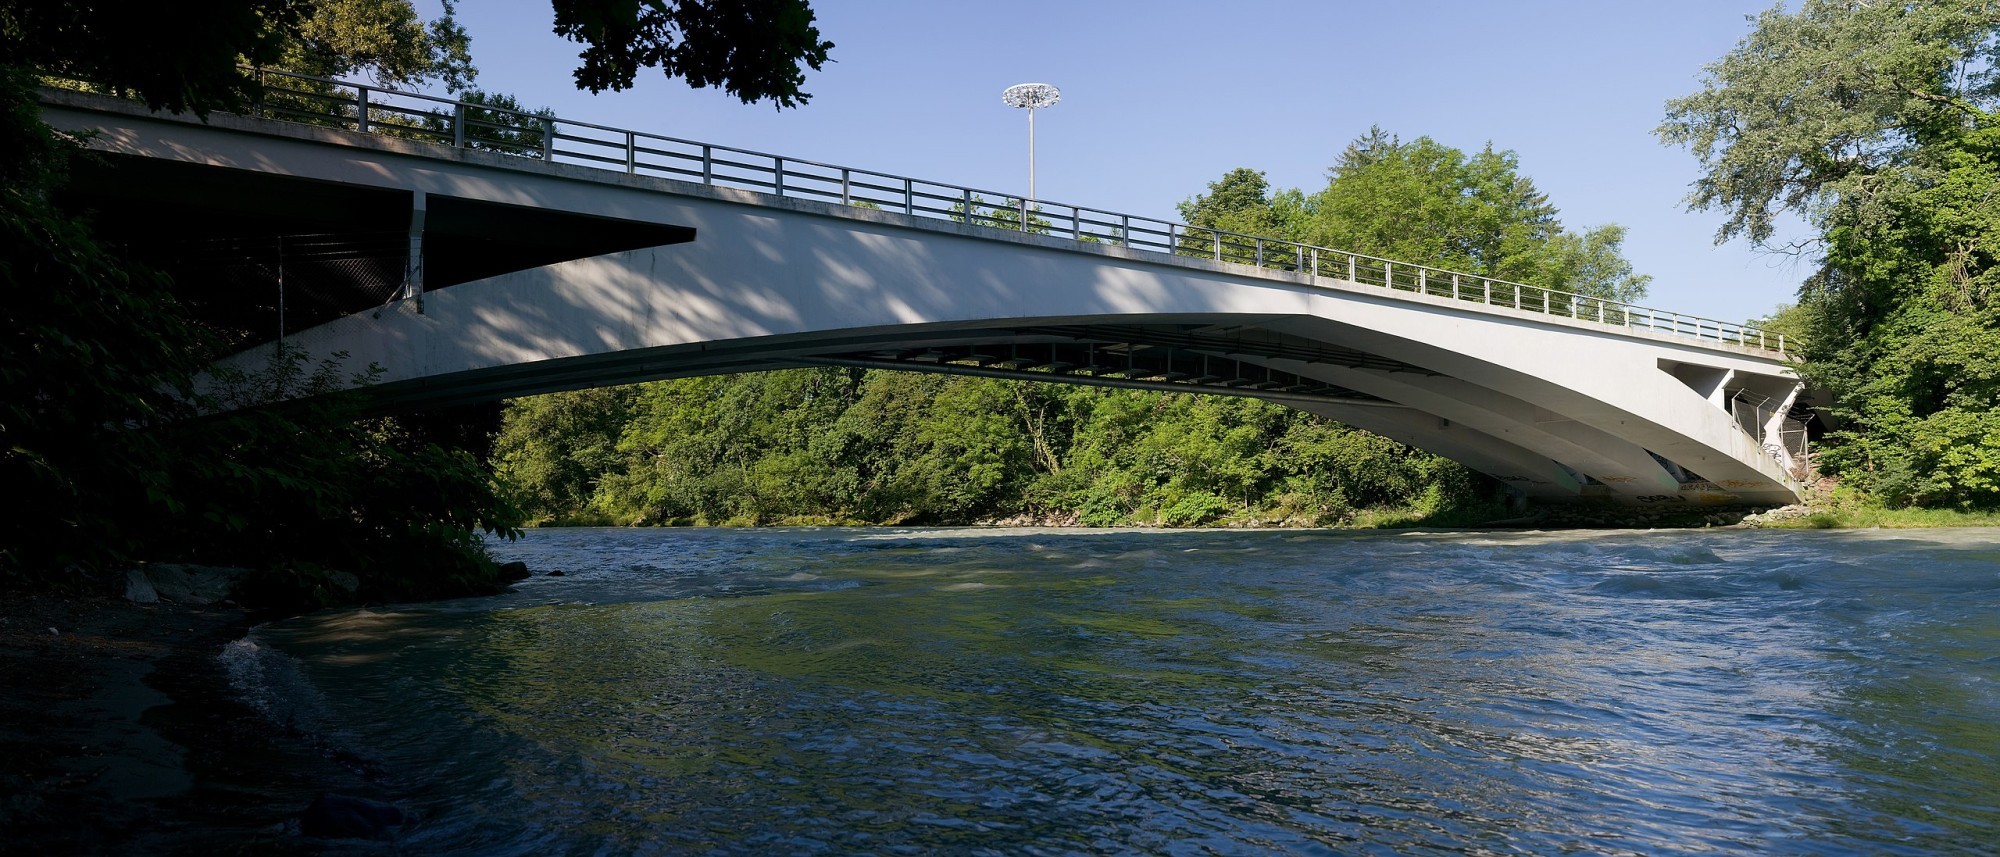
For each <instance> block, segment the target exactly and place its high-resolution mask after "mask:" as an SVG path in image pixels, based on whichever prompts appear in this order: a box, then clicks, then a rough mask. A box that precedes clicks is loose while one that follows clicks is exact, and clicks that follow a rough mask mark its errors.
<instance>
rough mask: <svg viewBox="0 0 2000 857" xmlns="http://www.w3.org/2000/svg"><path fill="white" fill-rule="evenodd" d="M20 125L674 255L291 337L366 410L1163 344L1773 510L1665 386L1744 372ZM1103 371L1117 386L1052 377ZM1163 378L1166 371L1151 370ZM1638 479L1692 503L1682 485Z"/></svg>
mask: <svg viewBox="0 0 2000 857" xmlns="http://www.w3.org/2000/svg"><path fill="white" fill-rule="evenodd" d="M45 113H46V115H48V116H49V118H50V121H51V122H52V123H53V124H56V125H58V126H59V127H68V128H72V129H79V130H86V129H87V130H94V131H96V132H97V136H96V138H95V139H94V140H93V145H94V146H96V147H98V148H100V149H104V150H106V151H110V152H114V153H118V154H122V155H127V156H131V157H133V158H140V159H154V160H161V161H171V162H176V163H183V164H193V165H199V166H202V167H205V168H209V169H214V170H221V171H252V172H258V173H265V174H272V175H279V176H285V177H290V178H295V179H298V180H302V181H312V182H318V183H331V184H334V185H343V186H356V187H366V188H373V189H386V190H395V191H400V192H405V193H409V194H411V195H412V197H413V198H416V199H423V198H430V199H439V198H443V199H459V200H467V201H472V202H476V203H479V204H491V205H504V206H523V207H529V208H533V209H536V210H539V211H548V212H558V213H564V214H569V215H575V216H579V217H588V218H596V219H600V220H602V221H605V222H613V221H616V222H628V223H632V224H640V225H653V226H657V227H662V228H668V229H671V230H672V231H673V234H675V235H677V236H686V235H691V236H692V238H691V240H680V241H679V243H671V244H665V245H663V246H655V247H647V248H642V249H636V250H629V251H625V252H617V253H610V254H607V255H601V256H595V257H591V258H583V259H576V260H573V261H567V262H561V263H558V264H551V265H544V266H540V267H534V268H529V269H526V270H517V271H512V272H509V273H503V274H500V275H497V276H491V277H486V278H483V279H477V280H473V281H471V282H465V283H461V284H457V285H453V286H451V287H449V288H445V289H442V290H437V291H432V292H428V293H424V294H422V295H421V296H416V295H412V296H409V297H408V298H407V299H404V300H400V301H396V302H393V303H390V304H387V305H384V306H382V307H381V308H379V309H377V310H375V311H370V312H361V313H356V314H353V315H348V316H346V317H344V318H339V319H337V320H334V321H331V322H328V323H326V324H323V325H320V326H318V327H315V328H313V329H311V330H307V331H303V332H300V333H298V334H296V335H294V336H292V337H291V338H290V339H289V340H288V344H290V345H293V346H297V347H300V348H303V349H305V350H307V351H308V352H310V353H311V354H314V355H318V356H329V355H333V354H336V353H344V354H345V355H346V359H347V362H348V364H349V365H351V366H366V365H370V364H373V365H378V366H380V367H382V369H383V375H382V376H381V378H380V380H379V382H378V384H377V385H376V387H375V388H374V394H375V395H378V396H381V397H383V398H384V399H388V400H398V401H404V402H412V403H416V402H424V401H451V400H462V399H472V398H482V397H483V398H495V397H502V396H508V395H520V394H526V393H532V392H543V391H548V390H554V389H565V388H576V387H584V386H591V385H602V384H611V383H626V382H632V381H638V380H646V379H652V378H663V377H673V376H683V375H693V374H702V373H713V372H725V371H745V370H750V369H762V368H775V367H779V366H786V365H797V364H798V363H799V362H801V361H803V362H812V361H814V360H849V359H854V356H855V355H857V354H866V353H869V350H870V349H875V350H878V351H880V350H884V349H887V350H890V351H907V350H909V349H916V348H927V347H934V346H941V345H952V344H996V345H999V344H1007V343H1023V342H1048V341H1055V340H1062V339H1064V338H1065V337H1067V338H1069V339H1071V340H1077V341H1083V340H1091V339H1093V337H1095V338H1098V339H1102V340H1103V341H1104V342H1106V343H1108V344H1111V345H1113V346H1118V347H1122V348H1123V349H1124V350H1123V352H1122V353H1123V354H1125V355H1126V357H1127V358H1128V359H1130V357H1131V354H1132V353H1133V349H1134V348H1137V347H1141V346H1144V347H1167V348H1172V347H1173V346H1172V345H1171V343H1174V342H1179V343H1181V345H1180V347H1181V348H1183V350H1184V351H1187V352H1199V353H1203V354H1212V355H1215V356H1217V357H1221V358H1226V359H1231V360H1241V361H1245V362H1247V363H1250V364H1254V365H1258V366H1263V367H1266V368H1267V369H1275V370H1283V371H1284V372H1287V373H1291V374H1292V375H1294V376H1297V377H1298V378H1302V379H1303V378H1310V379H1313V380H1315V381H1317V382H1323V383H1324V384H1326V385H1329V386H1337V387H1339V388H1343V389H1344V390H1346V391H1350V392H1349V394H1347V398H1344V399H1343V398H1340V397H1338V396H1332V397H1329V396H1326V395H1322V394H1319V393H1314V394H1311V395H1307V394H1302V393H1297V392H1286V391H1285V390H1282V389H1278V388H1276V387H1272V388H1270V389H1262V388H1252V387H1248V386H1245V387H1237V388H1232V389H1230V390H1227V391H1228V392H1234V393H1237V394H1244V393H1252V394H1258V395H1265V396H1267V397H1270V398H1273V399H1277V400H1281V401H1286V403H1287V404H1293V405H1295V406H1299V407H1303V408H1305V409H1307V410H1311V411H1313V412H1316V413H1321V414H1325V415H1327V416H1329V417H1332V418H1334V419H1338V420H1340V421H1342V422H1346V423H1349V424H1352V425H1355V426H1357V427H1360V428H1364V429H1367V430H1370V431H1376V432H1378V433H1381V434H1384V435H1386V436H1389V437H1391V438H1394V439H1397V440H1400V441H1403V442H1405V443H1410V444H1412V445H1415V446H1418V447H1421V448H1425V449H1429V450H1432V451H1434V452H1437V453H1439V454H1442V455H1446V456H1448V457H1451V458H1454V459H1456V460H1459V461H1462V462H1464V463H1466V464H1468V465H1469V466H1472V467H1474V468H1476V469H1479V470H1482V471H1484V472H1487V473H1490V474H1493V475H1495V476H1497V477H1499V478H1501V479H1503V480H1504V481H1506V482H1507V483H1508V484H1509V485H1512V486H1514V487H1516V488H1517V489H1518V490H1520V491H1521V492H1523V493H1526V494H1530V495H1536V496H1545V497H1577V496H1590V495H1602V496H1606V497H1609V498H1612V499H1616V500H1622V501H1625V502H1694V503H1722V502H1773V503H1775V502H1790V501H1791V500H1793V499H1795V497H1796V485H1795V484H1794V483H1793V481H1792V480H1791V478H1790V477H1789V476H1788V475H1787V474H1786V473H1785V471H1784V469H1783V468H1782V467H1781V466H1780V465H1779V464H1778V463H1777V462H1776V461H1774V460H1773V459H1772V457H1771V456H1769V455H1768V454H1766V453H1765V451H1764V450H1763V449H1762V448H1761V446H1760V443H1759V439H1758V438H1753V437H1751V436H1750V435H1748V434H1746V433H1745V432H1744V431H1743V430H1741V429H1740V428H1739V427H1738V426H1737V424H1736V422H1735V421H1734V420H1733V419H1732V418H1731V416H1730V414H1729V413H1728V412H1727V411H1726V410H1724V409H1723V408H1722V407H1720V406H1718V401H1719V399H1718V397H1717V392H1718V391H1717V390H1701V389H1697V386H1698V385H1697V384H1695V383H1694V382H1691V381H1689V380H1687V379H1688V378H1708V377H1710V376H1711V375H1712V376H1713V377H1716V378H1720V379H1722V380H1721V381H1720V382H1718V384H1722V385H1726V384H1731V383H1735V384H1740V385H1749V384H1752V383H1756V384H1764V385H1766V386H1774V387H1789V388H1796V381H1795V380H1794V379H1793V378H1792V374H1791V371H1790V370H1789V368H1787V367H1786V366H1785V365H1784V363H1783V362H1782V360H1780V359H1779V358H1778V357H1777V356H1776V355H1774V354H1771V353H1769V352H1764V351H1759V350H1755V349H1749V348H1741V347H1735V346H1729V345H1723V344H1718V343H1715V342H1708V341H1695V340H1688V339H1681V338H1676V337H1672V336H1667V335H1663V334H1659V333H1653V332H1648V331H1642V330H1627V329H1620V328H1617V327H1612V326H1606V325H1602V324H1597V323H1595V322H1592V321H1588V320H1579V319H1571V318H1564V317H1559V316H1551V315H1544V314H1540V313H1535V312H1530V311H1521V310H1513V309H1509V308H1504V307H1496V306H1489V305H1485V304H1480V303H1472V302H1467V301H1460V300H1454V299H1451V298H1449V297H1440V296H1430V295H1425V294H1413V293H1409V292H1400V291H1392V290H1388V289H1383V288H1381V287H1377V286H1369V285H1363V284H1359V283H1353V282H1348V281H1345V280H1336V279H1330V278H1324V277H1312V276H1309V275H1306V274H1302V273H1297V272H1287V271H1281V270H1273V269H1269V268H1259V267H1252V266H1247V265H1237V264H1232V263H1227V262H1218V261H1214V260H1210V259H1199V258H1187V257H1180V256H1168V255H1164V254H1159V253H1151V252H1143V251H1137V250H1131V249H1127V248H1123V247H1119V246H1112V245H1108V244H1096V245H1092V244H1078V243H1075V242H1072V241H1069V240H1067V239H1063V238H1056V237H1051V236H1043V235H1035V234H1024V233H1018V232H1007V231H1002V230H996V229H991V228H986V227H979V226H969V225H966V224H961V223H955V222H950V221H939V220H930V219H920V218H914V217H909V216H906V215H903V214H900V213H893V212H884V211H877V210H864V209H858V208H852V207H846V206H840V205H833V204H821V203H813V202H808V201H801V200H798V199H794V198H789V197H777V196H771V195H768V194H761V193H755V192H750V191H741V190H732V189H727V188H718V187H713V186H706V185H699V184H688V183H683V182H676V181H671V180H666V179H658V178H649V177H644V176H634V175H625V174H620V173H608V172H602V171H597V170H590V169H586V168H581V167H574V166H567V165H563V164H548V163H542V162H540V161H532V160H524V159H521V158H513V157H508V156H505V155H499V154H492V153H484V152H478V151H467V150H459V149H450V148H445V147H438V146H431V145H426V144H422V143H415V142H410V141H405V140H396V139H387V138H381V137H373V136H368V135H359V134H354V133H351V132H344V131H337V130H328V129H321V128H312V127H304V126H296V125H285V124H280V123H271V122H264V121H261V120H251V119H242V118H236V117H217V118H216V121H215V123H214V124H213V125H199V124H192V123H189V122H186V121H180V120H176V119H172V118H161V117H153V116H147V115H144V114H143V113H141V112H139V111H136V110H134V109H132V108H130V107H129V106H125V105H122V104H119V103H117V102H110V103H109V104H108V105H107V104H104V103H97V102H90V103H87V104H85V103H82V102H79V103H78V104H73V105H68V106H63V105H56V106H51V107H48V108H46V110H45ZM503 237H504V236H503ZM1051 331H1058V332H1059V334H1052V333H1051ZM1149 337H1151V338H1149ZM1161 342H1166V343H1169V345H1167V346H1160V345H1159V343H1161ZM1148 343H1150V344H1148ZM267 355H268V349H253V350H251V351H248V352H245V353H244V354H241V355H238V356H237V357H236V358H234V359H233V360H232V361H231V362H232V363H234V364H236V365H237V366H239V367H241V368H247V369H255V368H257V367H258V366H259V365H260V364H261V362H262V361H264V360H265V359H267ZM1669 366H1671V367H1681V368H1676V369H1675V370H1674V371H1669V370H1668V369H1666V368H1663V367H1669ZM1684 367H1696V368H1695V369H1692V370H1690V369H1686V368H1684ZM932 368H933V369H943V370H947V371H949V370H952V369H954V368H957V369H960V370H963V371H972V370H973V369H975V368H986V367H984V365H983V364H982V365H981V366H972V365H969V364H966V365H961V364H957V363H945V364H940V365H937V366H934V367H932ZM1169 368H1171V367H1169ZM1115 374H1117V373H1116V371H1115V367H1114V371H1112V372H1108V373H1096V374H1095V375H1092V376H1090V377H1082V376H1071V377H1069V378H1067V379H1066V380H1079V381H1089V380H1093V379H1095V380H1098V381H1104V380H1105V379H1108V378H1111V377H1112V376H1113V375H1115ZM1127 374H1128V375H1129V374H1130V373H1129V372H1128V373H1127ZM1171 374H1183V373H1173V372H1167V373H1164V375H1171ZM1164 375H1162V376H1164ZM1732 379H1733V380H1732ZM1056 380H1065V379H1056ZM1126 380H1129V381H1133V382H1134V383H1141V382H1142V381H1140V380H1135V379H1131V378H1128V379H1126ZM1143 383H1152V382H1143ZM1161 383H1166V382H1161ZM1315 396H1317V398H1315ZM1655 456H1658V457H1660V458H1665V459H1667V460H1670V461H1671V462H1673V463H1674V464H1676V465H1679V467H1680V468H1683V469H1684V470H1685V471H1690V472H1692V473H1695V474H1699V476H1700V477H1702V480H1701V481H1699V482H1692V483H1690V482H1684V481H1682V480H1681V479H1679V478H1677V477H1676V475H1674V474H1672V473H1671V472H1670V471H1669V470H1668V469H1667V468H1665V467H1662V466H1661V465H1660V464H1659V463H1658V462H1657V461H1656V460H1655Z"/></svg>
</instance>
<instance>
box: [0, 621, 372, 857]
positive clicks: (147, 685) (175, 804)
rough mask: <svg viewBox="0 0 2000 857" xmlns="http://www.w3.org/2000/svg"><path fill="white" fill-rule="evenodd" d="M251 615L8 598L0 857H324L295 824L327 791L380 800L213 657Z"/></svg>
mask: <svg viewBox="0 0 2000 857" xmlns="http://www.w3.org/2000/svg"><path fill="white" fill-rule="evenodd" d="M251 621H252V620H251V617H250V616H249V615H248V614H246V613H245V612H244V611H242V610H237V609H230V608H222V607H194V606H187V605H176V604H170V603H164V602H163V603H158V604H133V603H131V602H128V601H125V600H123V599H114V598H55V597H27V598H22V597H8V598H5V599H0V687H4V688H6V689H7V692H6V693H5V694H0V831H4V832H5V834H4V835H0V854H36V855H43V854H195V853H199V854H317V853H322V851H323V850H325V848H326V846H327V843H324V842H317V841H314V840H309V839H304V838H301V837H300V836H298V835H297V833H296V828H297V823H296V821H295V819H296V818H297V817H298V816H299V814H300V813H301V812H302V811H304V810H305V809H306V807H307V806H308V805H310V804H311V803H312V801H313V800H314V798H316V797H317V796H319V795H320V794H322V793H327V792H332V793H338V794H350V795H359V796H371V795H372V794H373V793H374V792H375V791H377V790H376V789H375V788H374V787H373V786H372V785H371V783H370V782H369V780H368V778H367V777H366V776H365V775H364V773H363V772H361V771H358V770H356V769H354V768H350V767H347V766H344V765H342V764H340V763H337V762H335V761H333V760H331V759H329V758H328V756H327V755H326V754H325V753H323V752H322V751H321V749H320V748H318V747H316V746H314V745H313V744H311V743H310V742H309V741H308V740H307V739H306V738H304V737H303V736H299V735H296V734H293V733H290V732H287V731H286V730H283V729H281V728H278V727H276V726H273V725H272V724H270V723H269V722H268V721H266V720H265V718H264V717H263V716H262V715H261V714H259V713H258V712H257V711H255V710H254V709H252V708H250V707H249V706H247V705H245V704H243V703H242V702H241V701H239V700H238V699H237V697H236V694H235V693H234V692H233V691H232V690H231V688H230V685H229V679H228V676H227V675H226V674H225V672H224V667H223V664H222V662H221V661H220V660H219V659H218V658H217V654H218V653H219V652H220V651H221V650H222V648H223V647H224V646H225V645H227V644H228V643H229V642H231V641H233V640H237V639H240V638H241V637H242V636H243V635H244V634H245V633H246V632H247V631H248V630H249V627H250V625H251ZM356 844H361V843H353V842H351V841H350V842H343V843H340V847H341V848H343V849H346V850H349V851H351V850H352V846H354V845H356Z"/></svg>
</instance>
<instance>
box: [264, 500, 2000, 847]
mask: <svg viewBox="0 0 2000 857" xmlns="http://www.w3.org/2000/svg"><path fill="white" fill-rule="evenodd" d="M498 552H499V553H500V554H501V555H502V557H503V558H508V559H523V560H526V561H527V562H528V563H529V564H530V566H532V567H534V568H535V569H537V570H538V571H546V570H550V569H562V570H564V571H566V572H568V576H565V577H553V578H552V577H537V578H534V579H532V580H528V581H524V582H523V583H522V584H521V585H520V586H519V591H518V592H517V593H515V594H511V595H506V596H500V597H496V598H488V599H476V600H467V601H458V602H448V603H443V604H431V605H420V606H409V607H398V608H391V609H377V610H364V611H353V612H341V613H330V614H321V615H315V616H309V617H304V618H300V619H294V620H290V621H287V622H283V623H279V624H275V625H271V626H266V627H264V628H262V629H260V630H259V631H257V632H256V634H255V635H254V636H253V638H252V643H254V647H253V648H255V649H256V650H260V651H262V652H264V653H265V655H264V656H263V657H261V658H258V659H253V660H254V662H246V663H245V664H241V665H239V669H240V670H242V672H243V676H244V680H245V685H244V686H245V687H246V688H247V689H248V690H249V692H250V693H251V695H252V696H253V697H255V698H257V699H258V700H259V701H260V704H263V705H265V706H266V708H267V710H269V711H271V713H272V714H273V716H275V717H279V718H282V719H287V720H291V721H293V722H295V723H297V724H298V725H299V726H300V727H301V728H305V729H309V730H313V731H316V732H319V733H321V734H323V735H324V736H326V738H327V740H328V741H329V742H330V743H331V744H333V745H334V746H336V747H339V748H341V749H342V750H344V751H345V752H348V753H352V754H354V755H355V756H356V757H358V758H360V759H363V760H366V763H367V764H369V765H370V766H371V767H372V768H373V769H374V770H375V772H376V773H377V774H378V776H379V777H380V778H381V779H382V781H383V782H384V783H385V784H386V785H387V786H388V788H389V789H390V790H391V791H392V792H393V793H394V794H395V795H396V796H397V797H398V799H399V800H400V801H401V803H402V804H403V806H405V807H406V808H408V809H412V810H414V811H415V812H416V814H417V815H418V816H419V817H420V819H421V820H420V822H419V823H418V824H416V825H415V826H414V828H413V829H411V830H409V831H408V832H407V833H406V835H405V837H404V839H403V843H402V844H403V845H404V846H405V847H406V848H408V849H410V850H413V851H416V852H420V853H428V852H447V851H451V852H458V851H478V852H482V853H497V854H549V853H572V854H601V853H613V854H617V853H681V852H690V851H700V852H720V853H756V854H764V853H808V854H810V853H846V852H869V853H932V852H939V851H948V852H952V853H996V854H997V853H1004V854H1020V853H1032V854H1066V853H1103V852H1148V853H1169V854H1203V853H1266V852H1271V851H1282V852H1297V853H1339V854H1349V853H1380V854H1410V853H1467V852H1469V853H1517V852H1531V853H1565V852H1567V853H1590V854H1598V853H1645V854H1673V853H1688V854H1693V853H1702V854H1708V853H1718V852H1720V853H1737V854H1770V853H1789V854H1841V853H1853V854H1884V853H1909V854H1940V853H2000V532H1995V531H1992V530H1961V531H1903V532H1883V531H1873V532H1836V533H1828V532H1769V531H1727V532H1700V531H1692V532H1691V531H1679V532H1624V533H1603V532H1598V533H1578V534H1519V535H1515V534H1504V535H1487V534H1442V535H1440V534H1425V535H1395V534H1386V535H1385V534H1342V533H1333V534H1327V533H1317V532H1110V533H1105V532H1048V531H1024V530H1023V531H1004V530H1003V531H994V530H898V531H881V530H802V531H714V530H705V531H682V530H547V531H538V532H532V533H530V534H529V535H528V537H527V538H526V539H524V540H523V541H521V542H518V543H514V544H510V545H501V546H499V549H498ZM278 653H282V655H279V654H278Z"/></svg>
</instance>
